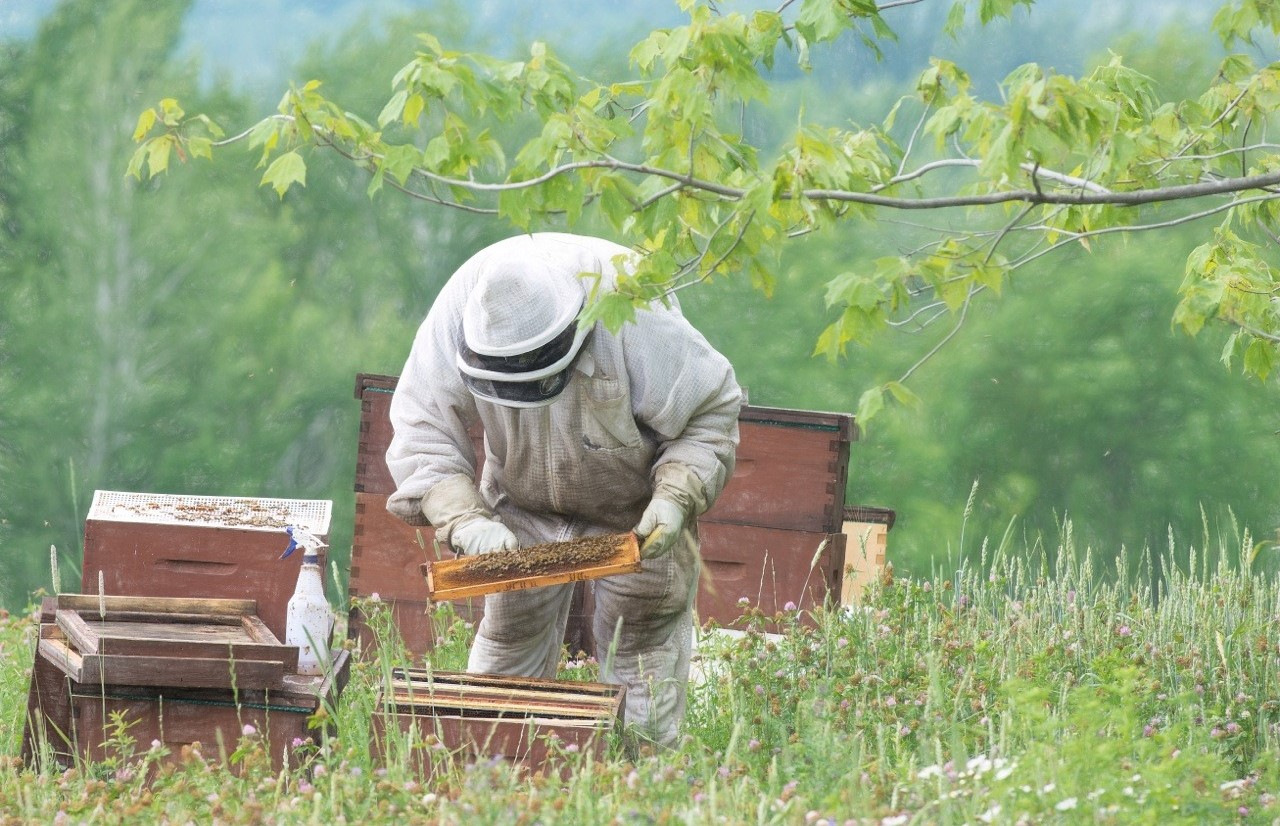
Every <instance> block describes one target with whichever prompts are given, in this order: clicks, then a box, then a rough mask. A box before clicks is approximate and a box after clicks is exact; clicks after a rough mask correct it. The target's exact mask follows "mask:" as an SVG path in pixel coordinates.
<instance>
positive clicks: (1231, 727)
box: [1227, 721, 1240, 735]
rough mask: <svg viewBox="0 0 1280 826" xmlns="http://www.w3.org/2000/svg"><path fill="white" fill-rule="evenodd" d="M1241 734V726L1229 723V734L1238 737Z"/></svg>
mask: <svg viewBox="0 0 1280 826" xmlns="http://www.w3.org/2000/svg"><path fill="white" fill-rule="evenodd" d="M1239 733H1240V724H1239V723H1237V722H1234V721H1232V722H1230V723H1227V734H1231V735H1236V734H1239Z"/></svg>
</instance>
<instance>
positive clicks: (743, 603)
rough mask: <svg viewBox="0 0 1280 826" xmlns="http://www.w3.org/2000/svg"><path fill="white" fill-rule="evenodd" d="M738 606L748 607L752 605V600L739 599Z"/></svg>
mask: <svg viewBox="0 0 1280 826" xmlns="http://www.w3.org/2000/svg"><path fill="white" fill-rule="evenodd" d="M738 604H739V605H741V606H743V607H746V606H748V605H750V604H751V600H749V599H747V598H746V597H738Z"/></svg>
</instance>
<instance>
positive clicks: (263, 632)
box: [240, 614, 280, 645]
mask: <svg viewBox="0 0 1280 826" xmlns="http://www.w3.org/2000/svg"><path fill="white" fill-rule="evenodd" d="M240 627H241V629H243V630H244V633H245V636H246V637H248V638H249V639H250V640H252V641H253V642H255V643H258V644H260V645H280V640H279V639H277V638H276V635H275V634H272V633H271V629H270V628H268V627H267V624H266V623H265V622H263V621H262V620H260V619H258V618H257V617H255V616H253V615H252V614H250V615H249V616H245V617H241V618H240Z"/></svg>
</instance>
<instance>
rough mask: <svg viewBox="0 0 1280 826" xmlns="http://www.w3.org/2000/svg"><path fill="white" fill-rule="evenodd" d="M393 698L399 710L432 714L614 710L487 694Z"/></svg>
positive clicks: (579, 713) (580, 713) (595, 712)
mask: <svg viewBox="0 0 1280 826" xmlns="http://www.w3.org/2000/svg"><path fill="white" fill-rule="evenodd" d="M391 702H392V703H393V704H394V705H395V707H396V710H397V711H402V712H411V713H415V714H420V715H421V714H424V713H427V712H430V713H432V714H459V715H462V716H467V712H493V713H495V714H497V713H502V714H507V715H519V716H522V717H531V716H534V715H550V716H559V717H592V718H598V717H600V716H601V714H602V713H608V712H609V711H610V710H609V709H581V708H574V707H571V706H566V705H564V704H563V703H556V702H542V703H540V702H535V701H532V700H525V701H521V702H519V703H504V702H502V701H501V700H493V699H486V698H483V697H474V698H463V697H460V698H457V699H453V700H450V699H448V698H440V699H436V698H426V697H423V696H422V695H418V694H415V695H412V696H410V695H407V694H400V693H396V694H394V695H392V699H391ZM491 716H492V715H491Z"/></svg>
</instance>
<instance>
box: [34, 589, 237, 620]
mask: <svg viewBox="0 0 1280 826" xmlns="http://www.w3.org/2000/svg"><path fill="white" fill-rule="evenodd" d="M103 606H105V608H106V610H107V611H137V612H142V613H148V614H194V615H199V616H205V615H209V614H215V615H216V614H224V615H235V616H243V615H246V614H257V613H258V602H257V600H252V599H212V598H208V599H206V598H191V597H146V596H103V597H99V596H97V595H96V594H58V608H63V609H67V610H71V611H81V612H86V613H92V614H97V613H98V611H99V610H100V607H103Z"/></svg>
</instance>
